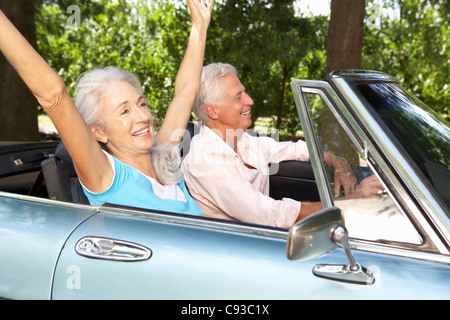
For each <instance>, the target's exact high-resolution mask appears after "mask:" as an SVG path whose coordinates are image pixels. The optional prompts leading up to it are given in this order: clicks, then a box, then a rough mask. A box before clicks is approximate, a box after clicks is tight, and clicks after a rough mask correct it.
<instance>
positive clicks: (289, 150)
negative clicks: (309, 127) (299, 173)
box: [257, 137, 310, 163]
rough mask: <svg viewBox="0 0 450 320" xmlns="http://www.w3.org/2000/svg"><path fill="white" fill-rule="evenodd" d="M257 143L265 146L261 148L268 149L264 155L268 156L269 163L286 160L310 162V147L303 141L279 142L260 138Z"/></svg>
mask: <svg viewBox="0 0 450 320" xmlns="http://www.w3.org/2000/svg"><path fill="white" fill-rule="evenodd" d="M257 141H258V143H259V144H262V145H263V146H260V148H265V149H266V150H265V152H264V153H265V154H266V155H267V163H278V162H281V161H285V160H298V161H310V157H309V152H308V147H307V145H306V142H305V141H303V140H299V141H297V142H291V141H283V142H278V141H276V140H274V139H272V138H268V137H260V138H258V140H257Z"/></svg>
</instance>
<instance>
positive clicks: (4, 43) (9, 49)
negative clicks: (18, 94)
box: [0, 10, 110, 185]
mask: <svg viewBox="0 0 450 320" xmlns="http://www.w3.org/2000/svg"><path fill="white" fill-rule="evenodd" d="M0 51H1V52H2V53H3V54H4V56H5V57H6V59H7V60H8V61H9V63H10V64H11V65H12V66H13V68H14V69H15V70H16V71H17V72H18V73H19V75H20V77H21V78H22V80H23V81H24V82H25V83H26V85H27V86H28V88H29V89H30V90H31V92H32V93H33V94H34V96H35V97H36V99H37V100H38V102H39V103H40V104H41V105H42V107H43V108H44V110H45V111H46V112H47V114H48V115H49V116H50V118H51V119H52V121H53V124H54V125H55V127H56V129H57V130H58V133H59V135H60V137H61V139H62V140H63V142H64V144H65V146H66V148H67V150H68V151H69V154H70V155H71V157H72V159H73V162H74V164H75V167H76V169H77V173H78V175H79V177H80V180H81V181H82V182H83V183H85V182H86V183H87V184H88V185H89V182H90V181H97V182H98V181H99V179H102V178H103V177H104V176H105V168H110V166H109V165H108V162H107V161H108V160H107V157H106V156H105V155H104V154H103V152H102V151H101V148H100V146H99V145H98V143H97V141H96V140H95V138H94V136H93V135H92V133H91V131H90V129H89V128H88V126H87V125H86V122H85V121H84V119H83V118H82V116H81V114H80V113H79V112H78V109H77V108H76V106H75V104H74V103H73V101H72V99H71V97H70V95H69V93H68V91H67V88H66V86H65V85H64V83H63V81H62V80H61V78H60V77H59V76H58V75H57V74H56V72H54V71H53V70H52V68H51V67H50V66H49V65H48V64H47V63H46V62H45V60H44V59H43V58H42V57H41V56H40V55H39V54H38V53H37V52H36V50H34V48H33V47H32V46H31V45H30V44H29V43H28V41H27V40H26V39H25V38H24V37H23V36H22V34H21V33H20V32H19V31H18V30H17V29H16V28H15V27H14V25H13V24H12V23H11V22H10V21H9V20H8V18H7V17H6V16H5V15H4V13H3V12H2V11H1V10H0ZM107 174H108V171H107V169H106V175H107Z"/></svg>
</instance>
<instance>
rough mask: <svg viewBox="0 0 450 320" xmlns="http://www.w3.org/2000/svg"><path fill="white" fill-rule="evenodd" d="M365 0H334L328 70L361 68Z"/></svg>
mask: <svg viewBox="0 0 450 320" xmlns="http://www.w3.org/2000/svg"><path fill="white" fill-rule="evenodd" d="M364 8H365V0H332V1H331V14H330V23H329V25H328V38H327V66H326V72H327V73H328V72H331V71H333V70H336V69H358V68H361V52H362V44H363V30H364Z"/></svg>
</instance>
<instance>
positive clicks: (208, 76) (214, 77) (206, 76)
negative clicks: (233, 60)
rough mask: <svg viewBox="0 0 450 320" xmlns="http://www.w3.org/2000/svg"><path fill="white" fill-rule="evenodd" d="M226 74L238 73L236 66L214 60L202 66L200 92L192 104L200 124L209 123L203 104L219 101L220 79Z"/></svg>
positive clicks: (235, 74)
mask: <svg viewBox="0 0 450 320" xmlns="http://www.w3.org/2000/svg"><path fill="white" fill-rule="evenodd" d="M228 75H234V76H237V75H238V72H237V70H236V68H235V67H234V66H232V65H231V64H228V63H221V62H216V63H211V64H209V65H207V66H204V67H203V72H202V78H201V85H200V92H199V94H198V96H197V99H196V100H195V103H194V106H193V110H194V113H195V115H196V116H197V118H198V120H200V121H201V122H202V124H204V125H209V121H210V119H209V117H208V115H207V114H206V113H205V105H207V104H217V103H218V102H219V101H220V99H221V98H222V95H223V92H222V90H221V88H220V79H221V78H223V77H225V76H228Z"/></svg>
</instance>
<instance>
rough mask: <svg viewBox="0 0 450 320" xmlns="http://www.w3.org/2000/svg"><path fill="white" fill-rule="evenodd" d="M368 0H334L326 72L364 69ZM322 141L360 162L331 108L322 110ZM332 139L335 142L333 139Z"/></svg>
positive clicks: (335, 150)
mask: <svg viewBox="0 0 450 320" xmlns="http://www.w3.org/2000/svg"><path fill="white" fill-rule="evenodd" d="M364 9H365V0H331V13H330V23H329V25H328V38H327V66H326V73H329V72H331V71H333V70H337V69H360V68H361V54H362V43H363V30H364ZM322 123H323V124H326V125H323V126H322V127H323V129H322V130H321V133H320V135H321V140H322V141H323V142H326V144H327V145H328V146H329V149H328V150H327V151H328V152H331V153H332V154H334V155H337V156H340V157H344V158H345V159H346V160H347V161H348V162H349V163H350V164H352V165H359V157H358V154H357V153H356V152H355V148H354V147H353V143H352V142H351V140H350V138H349V137H348V136H347V134H346V133H345V131H344V130H343V128H342V127H341V126H340V124H339V123H338V122H337V120H336V118H335V117H334V116H333V115H332V113H331V111H330V110H329V109H328V108H324V110H323V112H322ZM330 141H332V142H330Z"/></svg>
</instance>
